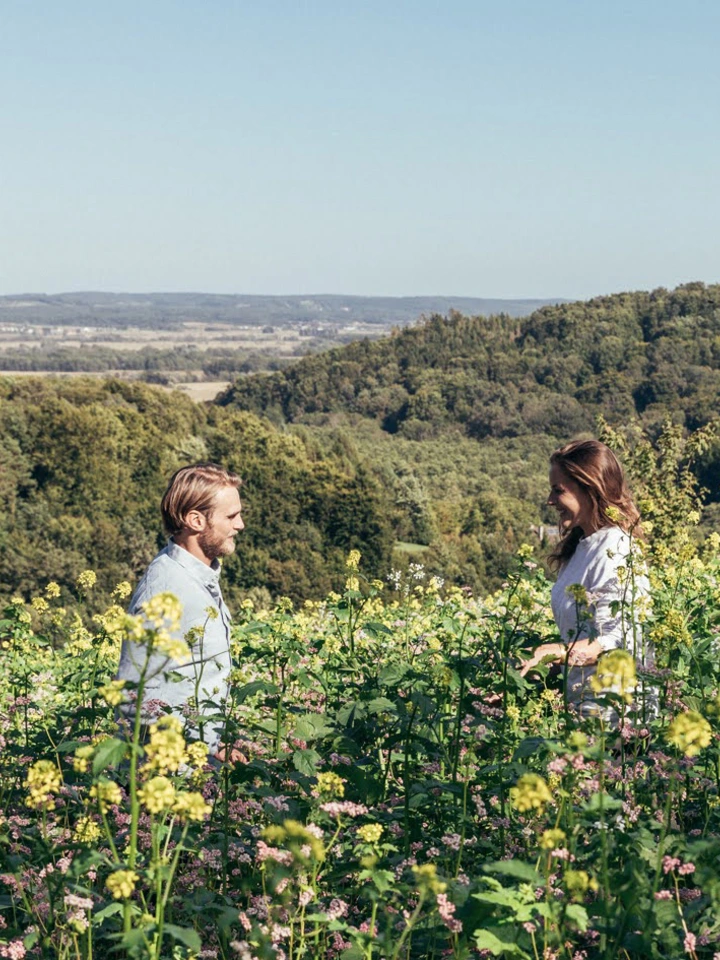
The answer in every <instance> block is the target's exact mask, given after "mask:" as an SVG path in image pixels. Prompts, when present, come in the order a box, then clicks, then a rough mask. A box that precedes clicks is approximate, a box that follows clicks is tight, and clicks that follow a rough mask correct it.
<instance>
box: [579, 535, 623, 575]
mask: <svg viewBox="0 0 720 960" xmlns="http://www.w3.org/2000/svg"><path fill="white" fill-rule="evenodd" d="M580 544H581V545H582V549H583V552H584V553H585V558H586V562H587V563H588V564H593V565H598V566H601V567H608V568H611V567H612V568H615V567H618V566H624V565H625V564H626V562H627V559H628V557H630V555H631V554H633V552H634V548H635V542H634V540H633V538H632V537H631V536H630V535H629V534H628V533H626V532H625V530H623V529H622V528H621V527H616V526H612V527H601V528H600V530H596V531H595V532H594V533H591V534H590V536H589V537H585V538H584V539H583V540H581V541H580Z"/></svg>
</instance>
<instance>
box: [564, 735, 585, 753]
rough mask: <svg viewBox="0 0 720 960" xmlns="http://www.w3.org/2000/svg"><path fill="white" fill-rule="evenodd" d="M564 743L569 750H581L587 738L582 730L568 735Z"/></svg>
mask: <svg viewBox="0 0 720 960" xmlns="http://www.w3.org/2000/svg"><path fill="white" fill-rule="evenodd" d="M566 743H567V745H568V747H569V748H570V749H571V750H583V749H584V748H585V747H586V746H587V744H588V738H587V736H586V734H584V733H583V732H582V730H573V731H572V732H571V733H569V734H568V738H567V741H566Z"/></svg>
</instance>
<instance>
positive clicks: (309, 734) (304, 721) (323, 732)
mask: <svg viewBox="0 0 720 960" xmlns="http://www.w3.org/2000/svg"><path fill="white" fill-rule="evenodd" d="M334 732H335V731H334V729H333V727H330V726H328V724H327V722H326V720H325V717H324V716H322V714H319V713H306V714H303V716H301V717H300V718H299V719H298V721H297V723H296V724H295V734H294V735H295V737H297V739H298V740H305V741H306V742H307V741H310V740H319V739H320V738H321V737H327V736H329V735H330V734H331V733H334Z"/></svg>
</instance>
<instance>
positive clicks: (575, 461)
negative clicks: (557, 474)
mask: <svg viewBox="0 0 720 960" xmlns="http://www.w3.org/2000/svg"><path fill="white" fill-rule="evenodd" d="M550 463H551V464H555V465H557V466H558V467H559V468H560V469H561V470H562V471H563V473H564V474H565V475H566V476H568V477H569V478H570V479H571V480H574V481H575V483H577V485H578V486H579V487H580V488H581V489H582V490H583V491H584V492H585V493H586V494H587V495H588V496H589V497H590V500H591V502H592V511H593V512H592V519H593V526H595V527H596V528H600V527H611V526H614V527H620V528H621V529H622V530H624V531H625V532H626V533H630V532H631V531H632V534H633V536H635V537H642V532H641V530H640V514H639V512H638V508H637V507H636V506H635V503H634V502H633V498H632V494H631V493H630V490H629V489H628V485H627V483H626V481H625V474H624V473H623V468H622V466H621V465H620V461H619V460H618V458H617V457H616V456H615V454H614V453H613V452H612V450H611V449H610V447H607V446H605V444H604V443H600V441H599V440H573V441H572V443H568V444H566V445H565V446H564V447H560V449H559V450H556V451H555V453H553V454H552V456H551V457H550ZM582 536H583V531H582V530H581V529H580V527H573V528H572V529H571V530H569V531H568V532H567V533H566V534H565V536H564V537H562V539H561V540H560V542H559V543H558V545H557V546H556V547H555V549H554V550H553V552H552V553H551V554H550V556H549V557H548V561H549V563H550V565H551V566H553V567H562V566H564V564H566V563H567V562H568V560H569V559H570V557H572V555H573V554H574V553H575V550H576V548H577V545H578V543H579V542H580V539H581V537H582Z"/></svg>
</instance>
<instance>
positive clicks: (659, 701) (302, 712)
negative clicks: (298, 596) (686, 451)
mask: <svg viewBox="0 0 720 960" xmlns="http://www.w3.org/2000/svg"><path fill="white" fill-rule="evenodd" d="M347 571H348V576H347V580H346V583H345V589H344V592H343V593H341V594H334V595H332V596H331V597H329V598H328V599H327V600H326V601H324V602H319V603H318V602H312V603H306V604H305V605H304V606H303V607H302V608H301V609H299V610H294V609H293V606H292V604H291V603H290V601H288V600H281V601H280V602H279V603H278V604H277V605H276V606H275V608H274V609H269V610H257V609H255V608H254V607H253V604H252V603H251V602H250V601H248V602H246V603H245V604H244V605H243V608H242V610H241V611H240V612H239V616H238V618H237V622H236V626H235V632H234V649H233V654H234V658H235V663H236V670H235V673H234V677H233V684H232V690H231V696H230V698H229V700H228V702H227V703H223V704H220V705H219V707H220V713H221V715H222V742H223V746H224V749H223V751H222V752H221V753H220V754H219V756H220V757H221V758H222V759H217V758H213V757H209V756H208V748H207V746H206V744H205V742H204V740H203V738H202V736H201V734H202V730H201V728H200V726H199V720H198V718H199V717H200V716H201V715H202V712H203V705H201V704H190V705H188V709H187V710H186V711H185V713H184V714H182V715H178V714H174V713H172V712H170V710H169V708H166V706H165V705H163V704H161V703H156V704H150V705H149V707H148V711H146V713H145V714H143V713H142V712H136V713H134V714H133V713H132V711H131V712H130V714H129V715H130V716H131V717H132V716H134V721H132V722H127V721H123V722H121V723H120V724H119V725H118V722H117V720H116V712H118V711H119V712H120V714H122V713H123V708H125V707H127V705H128V704H132V702H133V700H137V699H138V698H142V689H141V687H142V682H143V681H142V679H141V681H140V683H139V684H138V686H137V687H133V685H131V684H118V683H116V682H114V681H113V680H112V676H113V673H114V670H115V666H116V662H117V656H118V652H119V643H120V641H121V640H122V639H123V637H126V638H130V639H134V640H135V641H137V642H138V643H142V644H144V645H145V646H146V647H147V648H148V649H149V650H150V651H152V650H153V649H156V650H160V651H162V652H163V653H164V654H165V655H166V656H169V657H171V658H175V660H176V661H177V662H183V661H187V657H188V652H189V650H190V649H191V647H192V646H193V644H194V643H196V642H198V636H196V635H193V636H190V637H188V638H186V640H185V641H176V640H174V639H173V632H174V624H176V623H177V621H178V619H179V607H178V601H177V600H176V599H175V598H171V597H167V596H166V597H160V598H156V602H154V603H153V605H152V606H151V607H150V608H149V609H148V610H146V611H145V614H146V615H145V617H143V618H129V617H127V616H126V615H125V614H123V613H122V610H121V609H120V606H119V605H118V606H116V607H113V608H111V609H110V610H109V611H106V613H105V614H103V615H100V616H99V617H97V618H95V619H94V620H93V619H91V620H89V621H88V622H85V621H83V620H82V619H81V616H80V614H79V613H75V612H73V613H67V612H66V611H64V612H62V613H60V612H59V610H58V608H57V607H56V606H55V602H56V601H57V599H58V594H57V591H56V589H55V585H53V584H50V585H48V589H47V591H46V592H45V595H44V596H43V597H41V598H35V599H34V600H33V601H31V602H29V603H25V602H24V601H23V600H22V599H21V598H19V597H16V598H13V599H12V601H11V602H10V603H9V604H8V605H7V608H6V610H5V616H4V619H3V621H2V637H1V638H0V643H2V647H3V654H4V662H5V664H6V665H7V669H6V670H5V672H4V673H3V675H2V678H0V737H1V738H2V740H1V742H0V746H2V747H3V749H2V752H1V753H0V790H1V801H0V802H1V804H2V810H1V811H0V957H27V958H45V957H57V958H59V960H71V958H72V960H91V958H95V957H99V956H117V957H120V958H122V957H133V958H134V957H141V958H143V957H147V958H152V960H165V958H167V960H183V958H184V960H190V958H197V960H200V958H203V960H211V958H218V960H230V958H241V960H302V958H313V960H314V958H318V960H319V958H326V957H327V958H342V960H426V958H427V960H431V958H434V960H440V958H441V957H453V958H456V960H461V958H462V960H467V958H481V957H513V958H528V960H540V958H543V960H553V958H558V960H561V958H562V960H565V958H567V960H600V958H609V957H624V958H630V960H641V958H645V957H655V958H658V960H663V958H667V960H675V958H678V957H682V956H688V957H690V958H707V960H711V958H712V960H715V958H717V957H719V956H720V919H718V918H720V870H719V869H718V863H719V862H720V750H719V749H718V743H719V734H720V658H719V657H718V647H719V645H720V641H719V640H718V636H720V562H718V559H717V550H716V549H714V547H713V545H712V544H708V545H707V546H706V547H705V548H703V549H701V550H700V551H699V552H698V551H690V550H689V549H688V550H687V551H686V554H685V555H680V554H677V555H676V556H675V558H674V562H673V563H668V564H666V565H665V566H664V567H663V568H661V569H656V570H655V572H654V584H653V593H654V597H653V606H654V610H655V613H654V614H652V613H648V614H647V617H646V618H645V621H644V623H643V629H644V630H645V631H646V633H647V636H648V642H649V643H650V642H654V646H655V650H656V659H655V662H654V663H652V664H650V663H645V664H638V663H636V661H635V660H634V658H633V657H632V655H631V654H630V653H628V652H627V651H621V650H620V651H613V652H611V653H609V654H607V655H606V656H605V657H603V658H602V659H601V661H600V663H599V664H598V667H597V670H596V672H595V676H594V678H593V682H592V691H593V693H592V695H593V698H594V699H595V700H596V701H597V703H598V704H600V705H601V706H602V707H603V709H600V710H598V711H597V713H596V714H594V715H593V714H591V715H588V716H581V715H579V714H578V713H575V712H574V710H573V707H572V705H568V703H567V701H566V698H564V697H563V693H562V677H560V678H558V677H556V676H555V675H554V674H553V673H552V672H551V671H550V670H549V669H547V667H545V666H542V665H541V666H540V667H539V668H538V670H537V671H536V672H535V673H534V674H533V675H532V676H529V677H524V676H522V675H521V673H520V671H519V664H520V663H521V661H522V660H523V659H524V658H526V657H527V655H528V652H529V651H531V650H532V649H533V648H534V647H535V646H537V645H539V644H540V643H543V642H547V641H548V640H549V639H557V638H556V636H555V633H554V626H553V623H552V619H551V617H550V614H549V610H548V592H549V584H548V582H547V580H546V579H545V576H544V574H543V572H542V570H541V569H539V568H538V567H537V565H536V564H535V563H534V562H533V560H532V559H531V551H529V550H527V549H525V548H522V549H521V550H520V551H519V554H518V558H517V570H516V572H515V573H514V574H513V576H512V577H511V578H510V579H509V580H508V582H507V583H506V584H505V586H504V587H503V588H502V589H501V590H500V591H498V592H497V593H496V594H494V595H492V596H490V597H487V598H485V599H482V600H479V599H473V598H472V597H469V596H468V595H467V594H466V593H465V592H464V591H461V590H457V589H454V588H451V589H445V588H444V586H443V585H442V583H441V582H440V581H438V580H437V579H429V578H427V577H426V576H425V574H424V571H423V570H422V568H420V567H419V566H418V565H413V567H412V569H411V570H409V572H408V574H407V575H405V576H403V575H401V574H394V575H393V576H392V577H391V578H390V581H389V587H388V585H387V584H383V583H381V582H379V581H371V582H367V581H366V580H365V578H364V576H363V573H362V563H361V557H360V556H359V555H358V554H357V552H353V553H352V554H351V555H350V557H349V558H348V564H347ZM93 584H94V580H93V578H92V576H90V575H89V572H88V573H86V575H84V576H83V581H82V584H81V585H80V589H81V592H82V594H83V595H84V594H86V593H87V592H88V591H91V590H92V588H93ZM123 589H124V587H123ZM117 599H118V600H121V599H122V595H121V593H118V596H117ZM38 600H42V603H39V602H37V601H38ZM578 606H579V609H580V607H581V604H579V605H578ZM668 624H671V625H672V624H682V628H681V629H680V628H679V627H678V628H677V630H675V632H674V633H671V632H670V627H669V626H668ZM673 629H675V628H673ZM197 632H198V631H195V632H194V634H197ZM200 632H202V631H200ZM653 638H654V641H653ZM143 648H144V647H143ZM139 649H140V648H139ZM79 653H81V654H82V655H81V656H79V655H78V654H79ZM648 691H650V692H651V695H646V694H647V692H648ZM211 712H212V713H213V714H216V713H217V712H218V705H217V704H215V705H213V708H212V711H211ZM608 717H613V718H614V719H611V720H609V719H608Z"/></svg>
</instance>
